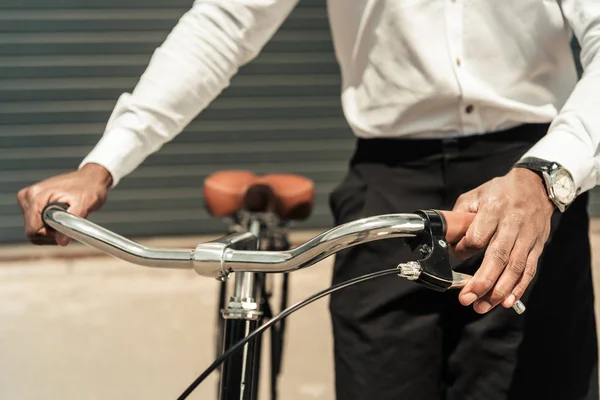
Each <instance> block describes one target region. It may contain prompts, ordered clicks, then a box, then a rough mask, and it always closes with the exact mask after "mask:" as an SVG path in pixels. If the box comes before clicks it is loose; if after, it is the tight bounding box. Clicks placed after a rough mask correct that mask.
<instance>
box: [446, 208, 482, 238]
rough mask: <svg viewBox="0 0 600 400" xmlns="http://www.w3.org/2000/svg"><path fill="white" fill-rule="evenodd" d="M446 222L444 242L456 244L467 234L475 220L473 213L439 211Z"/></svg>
mask: <svg viewBox="0 0 600 400" xmlns="http://www.w3.org/2000/svg"><path fill="white" fill-rule="evenodd" d="M439 212H440V214H442V216H443V217H444V219H445V222H446V240H447V241H448V243H450V244H456V243H458V242H459V241H460V240H461V239H462V238H463V237H464V236H465V234H466V233H467V230H468V229H469V226H471V223H472V222H473V219H474V218H475V213H467V212H461V211H439Z"/></svg>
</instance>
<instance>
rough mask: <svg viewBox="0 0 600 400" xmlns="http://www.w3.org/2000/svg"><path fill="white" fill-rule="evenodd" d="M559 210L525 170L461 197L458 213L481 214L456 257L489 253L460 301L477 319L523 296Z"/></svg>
mask: <svg viewBox="0 0 600 400" xmlns="http://www.w3.org/2000/svg"><path fill="white" fill-rule="evenodd" d="M554 210H555V206H554V204H552V202H551V201H550V199H549V198H548V194H547V192H546V189H545V186H544V183H543V181H542V178H541V177H540V176H539V175H537V174H536V173H535V172H532V171H530V170H528V169H525V168H514V169H512V170H511V171H510V172H509V173H508V174H507V175H505V176H503V177H499V178H495V179H492V180H491V181H489V182H487V183H485V184H483V185H481V186H479V187H478V188H476V189H474V190H472V191H470V192H468V193H465V194H463V195H462V196H460V197H459V198H458V200H457V202H456V205H455V206H454V211H465V212H472V213H476V214H477V215H476V216H475V218H474V220H473V223H472V224H471V226H470V227H469V230H468V231H467V233H466V235H465V237H464V238H463V239H462V240H461V241H460V242H459V243H457V244H456V246H455V248H454V252H455V254H456V255H457V256H458V257H460V258H467V257H470V256H472V255H473V254H475V253H477V252H480V251H482V250H483V249H484V248H486V247H487V249H486V251H485V255H484V259H483V262H482V264H481V267H480V268H479V269H478V270H477V272H476V273H475V274H474V277H473V278H472V279H471V280H470V281H469V282H468V283H467V284H466V286H465V287H464V288H463V289H462V290H461V292H460V295H459V301H460V302H461V304H463V305H465V306H468V305H470V304H473V308H474V309H475V311H477V312H478V313H481V314H483V313H486V312H488V311H489V310H491V309H492V308H493V307H495V306H497V305H498V304H500V303H502V305H503V306H504V307H506V308H510V307H512V306H513V304H514V303H515V302H516V301H517V300H519V299H520V298H521V296H523V293H524V292H525V289H527V286H528V285H529V283H530V282H531V281H532V279H533V277H534V276H535V273H536V269H537V263H538V259H539V257H540V255H541V254H542V251H543V249H544V245H545V243H546V241H547V240H548V236H549V234H550V218H551V217H552V213H553V212H554Z"/></svg>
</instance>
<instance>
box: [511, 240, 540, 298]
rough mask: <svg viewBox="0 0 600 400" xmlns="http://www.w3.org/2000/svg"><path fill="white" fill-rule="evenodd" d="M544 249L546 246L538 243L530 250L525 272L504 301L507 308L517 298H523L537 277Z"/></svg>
mask: <svg viewBox="0 0 600 400" xmlns="http://www.w3.org/2000/svg"><path fill="white" fill-rule="evenodd" d="M543 250H544V246H543V245H540V244H539V243H538V244H536V245H535V246H534V247H533V249H531V251H530V252H529V256H528V257H527V263H526V265H525V270H524V271H523V274H521V278H520V279H519V281H518V282H517V285H516V286H515V288H514V289H513V290H512V293H511V294H510V295H509V296H508V297H507V299H506V300H504V301H503V302H502V306H504V307H506V308H510V307H512V306H513V304H515V302H516V301H517V300H521V298H522V297H523V295H524V294H525V291H526V290H527V288H528V287H529V284H530V283H531V281H533V278H535V274H536V272H537V266H538V261H539V259H540V256H541V255H542V252H543Z"/></svg>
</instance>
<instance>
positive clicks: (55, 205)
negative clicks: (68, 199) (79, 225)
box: [42, 201, 69, 229]
mask: <svg viewBox="0 0 600 400" xmlns="http://www.w3.org/2000/svg"><path fill="white" fill-rule="evenodd" d="M49 209H58V210H62V211H67V210H68V209H69V205H68V204H66V203H61V202H59V201H53V202H52V203H48V204H46V207H44V209H43V210H42V222H43V223H44V226H45V227H46V228H47V229H52V227H51V226H50V225H48V224H47V223H46V220H45V219H44V215H46V211H47V210H49Z"/></svg>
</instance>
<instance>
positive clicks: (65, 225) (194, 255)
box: [42, 205, 425, 279]
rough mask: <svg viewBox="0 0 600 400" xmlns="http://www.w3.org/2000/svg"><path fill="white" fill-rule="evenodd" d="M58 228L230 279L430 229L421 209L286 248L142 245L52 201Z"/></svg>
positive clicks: (244, 238) (238, 243) (133, 256)
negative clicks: (187, 247)
mask: <svg viewBox="0 0 600 400" xmlns="http://www.w3.org/2000/svg"><path fill="white" fill-rule="evenodd" d="M42 218H43V220H44V222H45V223H46V224H47V225H48V226H50V227H51V228H53V229H54V230H56V231H58V232H60V233H63V234H65V235H67V236H69V237H71V238H73V239H75V240H77V241H79V242H81V243H84V244H86V245H88V246H91V247H94V248H96V249H99V250H101V251H103V252H105V253H107V254H109V255H111V256H113V257H116V258H119V259H122V260H125V261H128V262H131V263H133V264H138V265H143V266H146V267H158V268H176V269H191V268H193V269H194V270H195V271H196V272H197V273H198V274H199V275H201V276H208V277H215V278H218V279H223V278H225V277H226V276H227V275H228V274H230V273H231V272H269V273H275V272H288V271H294V270H299V269H302V268H306V267H308V266H310V265H312V264H314V263H316V262H318V261H320V260H323V259H324V258H327V257H329V256H330V255H332V254H335V253H337V252H339V251H341V250H343V249H346V248H348V247H351V246H355V245H358V244H361V243H366V242H370V241H373V240H380V239H384V238H385V239H388V238H395V237H413V236H416V235H417V234H419V233H421V232H422V231H423V229H424V228H425V223H424V221H423V219H422V218H421V217H420V216H418V215H416V214H390V215H380V216H376V217H369V218H363V219H361V220H357V221H353V222H350V223H347V224H343V225H340V226H338V227H336V228H333V229H331V230H329V231H326V232H324V233H322V234H320V235H318V236H315V237H314V238H312V239H310V240H309V241H307V242H306V243H304V244H302V245H300V246H298V247H296V248H293V249H291V250H287V251H258V250H250V249H252V248H255V247H253V245H254V244H255V240H256V238H255V237H254V235H252V234H250V233H234V234H231V235H229V236H225V237H223V238H220V239H217V240H215V241H212V242H207V243H202V244H199V245H198V246H197V247H196V248H195V249H166V248H151V247H147V246H143V245H141V244H139V243H136V242H134V241H132V240H129V239H127V238H124V237H122V236H120V235H117V234H116V233H114V232H111V231H109V230H108V229H105V228H103V227H101V226H99V225H96V224H95V223H93V222H91V221H88V220H86V219H83V218H80V217H78V216H75V215H73V214H70V213H68V212H67V211H65V210H64V208H63V207H61V206H60V205H50V206H48V207H46V209H44V211H43V213H42Z"/></svg>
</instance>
